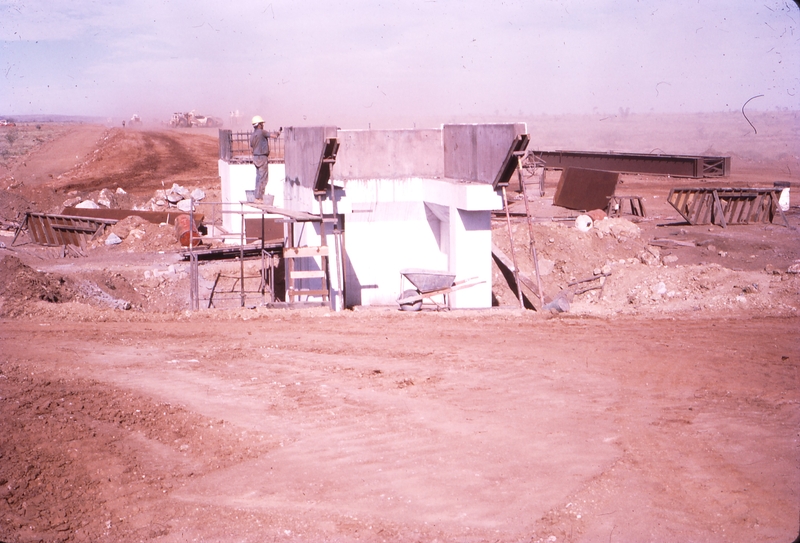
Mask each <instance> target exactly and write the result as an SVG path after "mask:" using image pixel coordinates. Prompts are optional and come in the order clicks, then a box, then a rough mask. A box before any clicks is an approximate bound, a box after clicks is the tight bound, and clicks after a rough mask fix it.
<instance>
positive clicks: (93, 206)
mask: <svg viewBox="0 0 800 543" xmlns="http://www.w3.org/2000/svg"><path fill="white" fill-rule="evenodd" d="M75 207H77V208H79V209H100V206H99V205H97V204H96V203H94V201H92V200H84V201H83V202H81V203H79V204H77V205H76V206H75Z"/></svg>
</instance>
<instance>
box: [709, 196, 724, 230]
mask: <svg viewBox="0 0 800 543" xmlns="http://www.w3.org/2000/svg"><path fill="white" fill-rule="evenodd" d="M711 194H713V195H714V206H715V209H716V210H717V212H719V222H720V224H722V228H728V221H726V220H725V211H724V210H723V209H722V202H720V201H719V194H717V191H712V193H711Z"/></svg>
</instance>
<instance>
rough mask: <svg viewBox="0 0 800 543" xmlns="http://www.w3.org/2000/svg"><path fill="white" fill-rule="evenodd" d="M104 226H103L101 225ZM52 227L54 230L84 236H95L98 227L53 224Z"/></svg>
mask: <svg viewBox="0 0 800 543" xmlns="http://www.w3.org/2000/svg"><path fill="white" fill-rule="evenodd" d="M101 226H102V225H101ZM50 227H51V228H52V229H53V230H63V231H69V232H81V233H84V234H94V233H95V232H97V228H98V226H97V225H93V226H84V225H81V224H51V225H50Z"/></svg>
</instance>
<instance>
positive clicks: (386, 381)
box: [0, 311, 800, 542]
mask: <svg viewBox="0 0 800 543" xmlns="http://www.w3.org/2000/svg"><path fill="white" fill-rule="evenodd" d="M250 317H252V318H249V319H248V318H242V316H240V318H239V319H236V320H235V321H234V322H229V323H228V322H219V321H217V320H216V319H213V320H211V321H209V320H208V319H207V318H204V317H202V316H195V317H193V318H187V319H186V320H183V319H181V320H179V321H178V322H170V323H160V322H153V323H147V322H141V323H136V324H132V323H114V322H109V323H92V324H91V325H86V324H68V323H63V322H5V323H3V327H2V331H0V341H2V343H3V345H4V346H5V348H4V353H3V360H2V369H3V375H2V380H0V395H2V409H3V412H4V416H3V421H4V422H3V423H2V435H3V436H4V437H3V454H4V458H3V462H2V466H3V467H2V468H0V475H1V477H0V478H2V479H3V481H2V483H3V486H2V489H3V490H2V491H3V495H2V497H3V498H5V500H0V508H2V509H0V512H1V514H0V518H1V519H2V521H1V522H0V534H1V535H2V539H3V540H5V541H37V540H39V539H40V538H41V539H44V540H53V539H58V538H59V537H60V538H61V539H63V540H69V539H74V540H79V541H89V540H92V541H123V540H124V541H132V540H158V541H176V542H177V541H230V540H231V539H235V540H237V541H269V540H281V541H284V540H286V541H355V540H359V541H384V540H386V541H390V540H394V541H434V540H438V541H609V540H610V541H731V540H737V541H791V540H792V539H793V538H794V537H795V536H796V535H797V532H798V522H797V520H798V518H797V517H798V514H797V513H798V504H799V503H800V493H799V492H798V489H800V473H799V472H798V469H797V460H798V455H799V454H800V431H798V428H800V409H799V408H798V404H799V403H800V392H798V391H800V378H799V377H798V369H797V368H798V363H797V360H798V355H799V354H800V349H799V348H798V347H800V344H798V339H797V335H796V331H797V329H798V325H800V322H799V321H800V320H799V319H796V318H794V319H757V320H750V319H742V320H706V321H693V322H681V321H679V320H654V321H648V322H640V321H637V320H635V319H619V320H610V321H601V320H594V319H566V320H564V319H545V318H541V317H535V316H531V315H530V314H521V313H518V312H507V311H500V312H495V313H486V314H474V313H459V312H454V313H450V314H416V315H409V314H405V313H403V314H397V313H395V312H385V311H365V312H359V313H356V314H349V315H348V316H345V317H342V316H340V315H335V314H328V313H313V314H309V313H302V314H299V313H296V312H286V311H279V312H274V311H273V312H269V313H266V312H256V311H253V312H251V315H250ZM240 319H241V320H240ZM52 498H57V499H52ZM553 537H555V538H556V539H553Z"/></svg>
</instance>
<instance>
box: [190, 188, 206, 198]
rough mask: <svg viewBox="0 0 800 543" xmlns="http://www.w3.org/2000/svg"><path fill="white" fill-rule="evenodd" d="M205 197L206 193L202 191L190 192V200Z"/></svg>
mask: <svg viewBox="0 0 800 543" xmlns="http://www.w3.org/2000/svg"><path fill="white" fill-rule="evenodd" d="M205 197H206V193H205V192H204V191H203V189H194V190H193V191H192V198H194V199H195V200H202V199H203V198H205Z"/></svg>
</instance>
